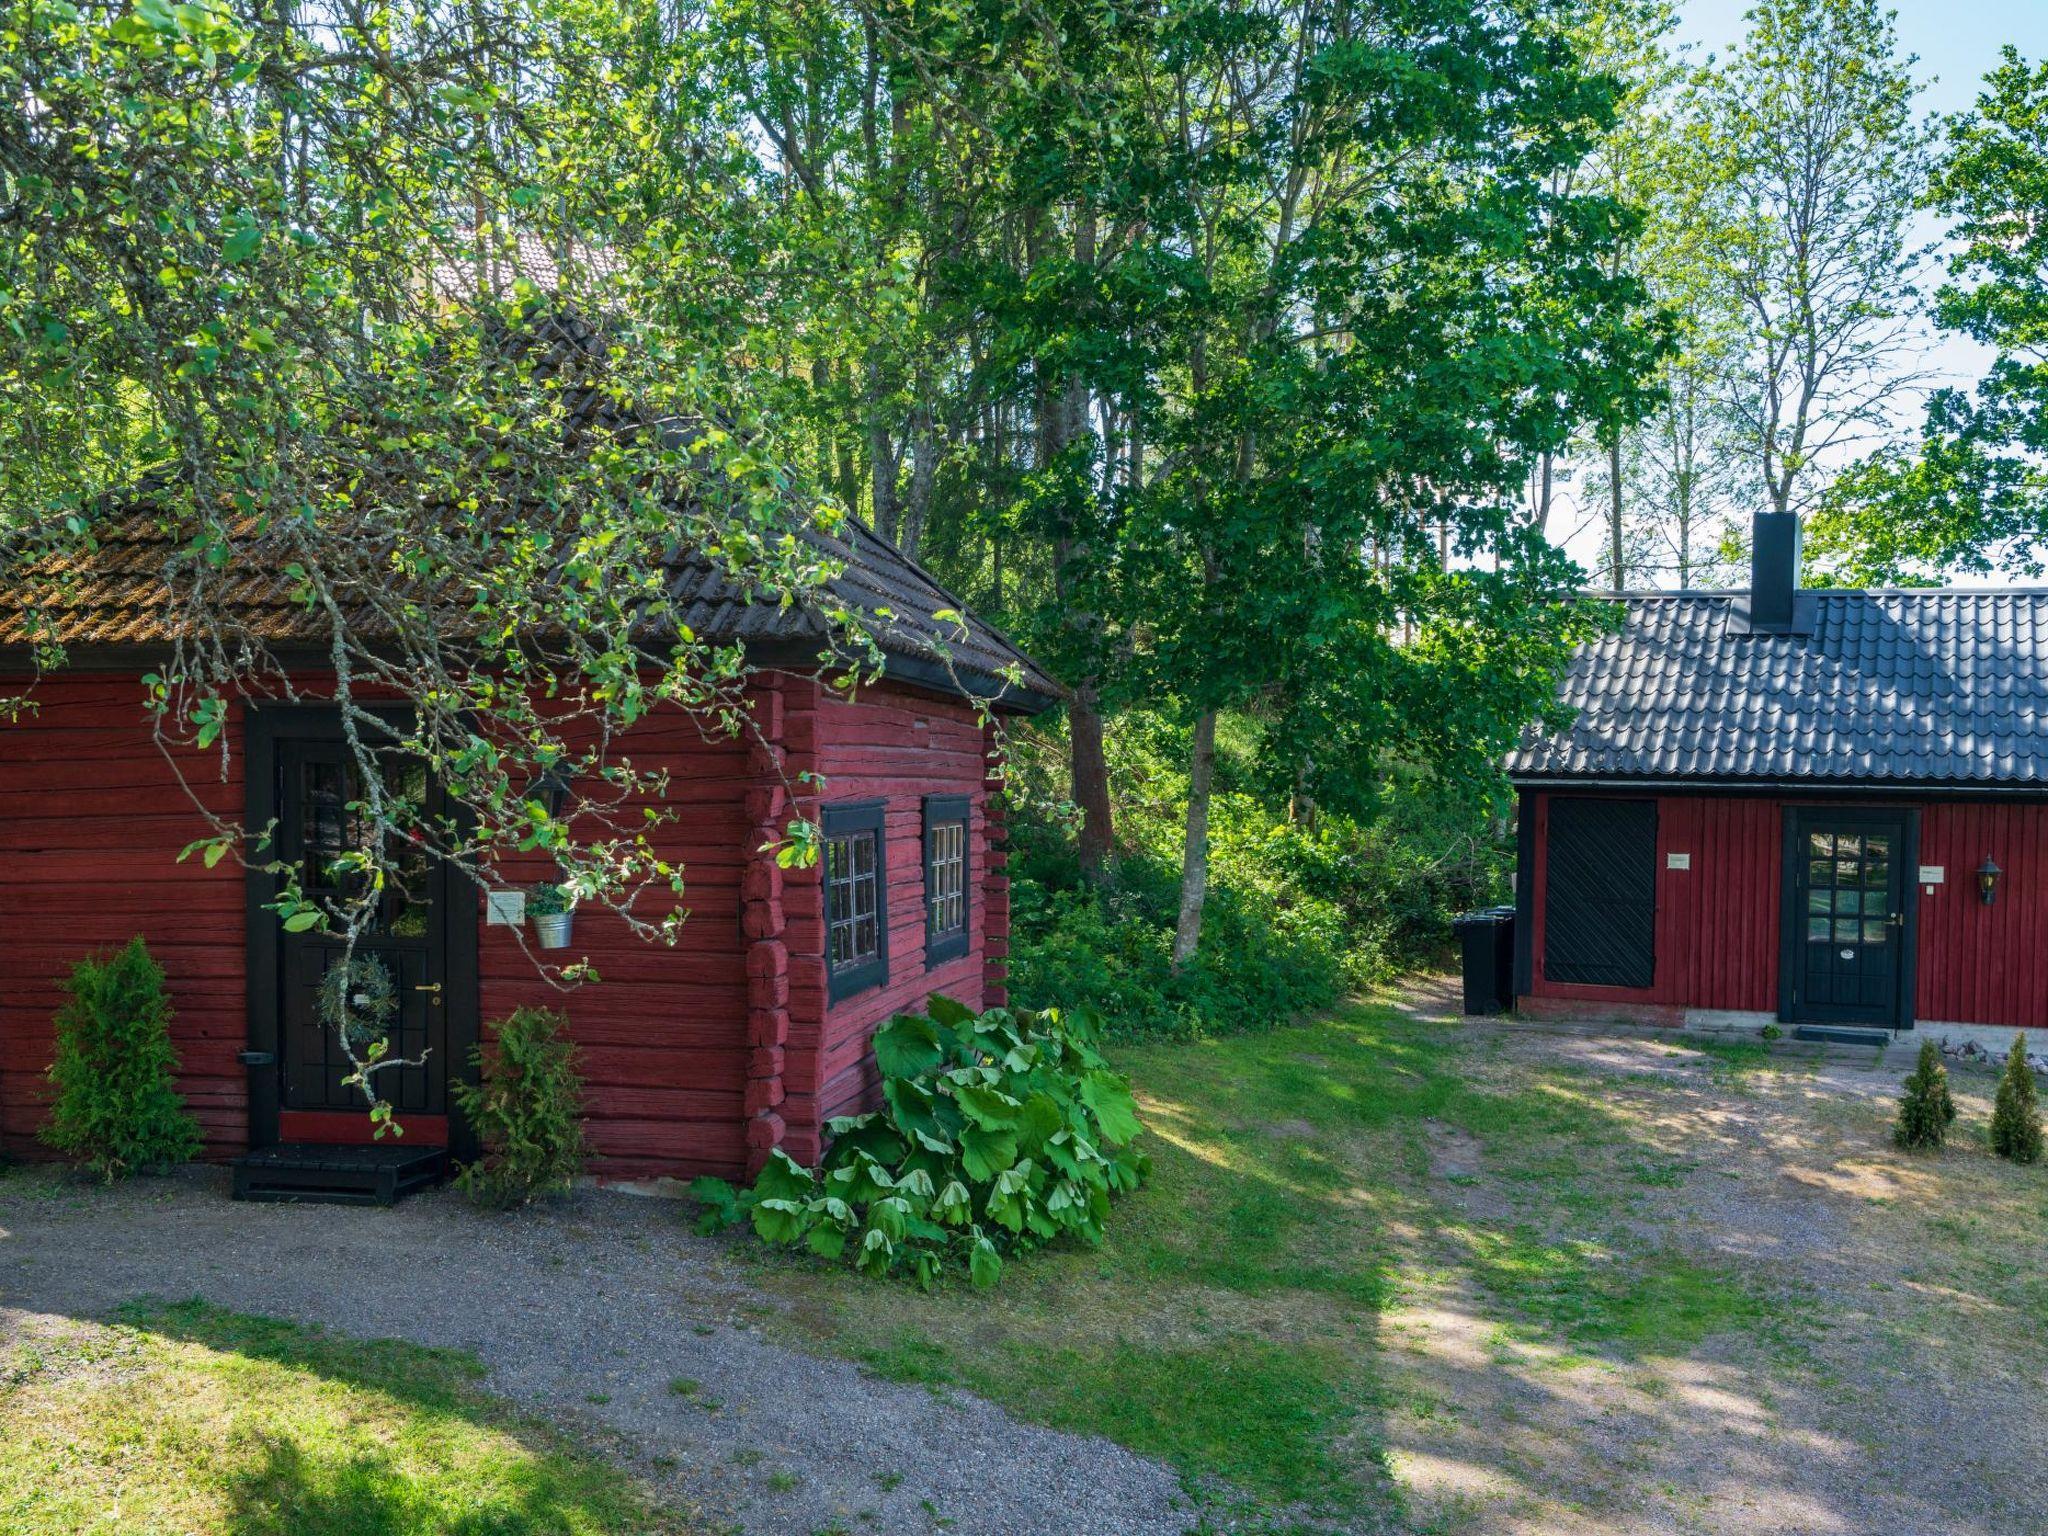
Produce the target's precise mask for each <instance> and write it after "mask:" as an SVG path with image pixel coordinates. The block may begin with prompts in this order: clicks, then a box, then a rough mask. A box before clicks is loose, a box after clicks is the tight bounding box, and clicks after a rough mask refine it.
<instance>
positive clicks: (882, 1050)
mask: <svg viewBox="0 0 2048 1536" xmlns="http://www.w3.org/2000/svg"><path fill="white" fill-rule="evenodd" d="M943 1060H945V1052H944V1051H942V1050H940V1049H939V1032H938V1030H937V1029H936V1028H934V1027H933V1025H932V1021H931V1020H930V1019H922V1018H919V1017H918V1016H917V1015H916V1014H914V1013H899V1014H897V1015H896V1017H895V1018H893V1019H891V1020H890V1021H889V1022H888V1023H886V1024H884V1025H883V1026H882V1027H881V1028H880V1029H878V1030H876V1031H875V1065H876V1066H877V1067H879V1068H881V1072H882V1076H883V1077H916V1076H917V1075H918V1074H919V1073H920V1072H929V1071H930V1070H931V1069H932V1068H933V1067H936V1066H937V1065H938V1064H939V1063H940V1062H941V1061H943Z"/></svg>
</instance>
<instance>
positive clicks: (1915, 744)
mask: <svg viewBox="0 0 2048 1536" xmlns="http://www.w3.org/2000/svg"><path fill="white" fill-rule="evenodd" d="M1798 570H1799V523H1798V519H1797V518H1796V517H1793V516H1790V515H1786V514H1765V515H1763V516H1761V517H1759V518H1758V519H1757V523H1756V535H1755V539H1754V556H1753V564H1752V571H1751V584H1750V589H1749V590H1748V591H1747V592H1680V593H1668V594H1653V595H1646V596H1641V597H1632V598H1629V599H1628V600H1627V601H1626V603H1625V615H1624V620H1623V623H1622V625H1621V628H1620V629H1619V631H1618V632H1616V633H1614V634H1611V635H1608V636H1605V637H1603V638H1601V639H1600V640H1598V641H1596V642H1594V643H1592V644H1590V645H1588V646H1586V647H1585V648H1584V650H1583V651H1582V652H1581V653H1580V654H1579V655H1578V657H1577V658H1576V659H1575V660H1574V662H1573V665H1572V667H1571V670H1570V673H1569V675H1568V677H1567V679H1566V681H1565V683H1564V685H1563V689H1562V700H1563V702H1564V703H1565V704H1566V705H1567V706H1568V707H1570V708H1571V709H1572V710H1574V711H1575V718H1574V719H1573V721H1572V723H1571V725H1570V727H1569V728H1568V729H1567V730H1565V731H1563V732H1562V733H1559V734H1557V735H1554V736H1552V735H1544V734H1542V733H1541V732H1535V731H1532V732H1531V733H1530V735H1529V736H1528V737H1527V738H1526V739H1525V740H1524V741H1523V743H1522V745H1521V747H1520V749H1519V750H1518V751H1517V752H1516V753H1515V754H1514V755H1513V757H1512V758H1511V759H1510V762H1509V764H1508V771H1509V775H1510V777H1511V778H1512V780H1513V781H1514V783H1515V786H1516V788H1517V790H1518V801H1519V825H1520V856H1519V860H1518V878H1517V882H1516V918H1517V922H1516V955H1515V962H1516V973H1515V991H1516V993H1517V994H1518V998H1519V1001H1518V1007H1519V1008H1520V1009H1521V1011H1523V1012H1525V1013H1534V1014H1556V1015H1564V1016H1570V1017H1594V1018H1611V1019H1628V1020H1635V1021H1641V1022H1651V1023H1659V1024H1673V1025H1689V1026H1693V1027H1735V1028H1761V1027H1762V1026H1763V1025H1765V1024H1767V1023H1770V1022H1773V1021H1778V1022H1782V1023H1784V1024H1787V1025H1790V1026H1794V1027H1795V1028H1797V1029H1799V1030H1801V1031H1808V1032H1816V1033H1821V1034H1840V1033H1842V1032H1845V1031H1848V1032H1855V1033H1858V1034H1863V1035H1876V1036H1879V1037H1881V1038H1890V1037H1892V1035H1894V1034H1895V1033H1896V1032H1898V1031H1906V1030H1915V1031H1919V1032H1922V1033H1927V1032H1932V1033H1935V1034H1938V1035H1942V1036H1945V1037H1977V1038H1979V1039H1981V1040H1982V1041H1983V1042H1984V1043H1986V1044H1988V1045H1992V1046H1994V1047H1995V1046H1997V1045H2000V1044H2003V1043H2005V1042H2007V1041H2009V1040H2010V1038H2011V1031H2012V1030H2013V1029H2014V1028H2016V1027H2017V1028H2048V591H2044V590H1982V591H1953V590H1900V591H1810V590H1803V589H1801V588H1800V587H1799V586H1798Z"/></svg>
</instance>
